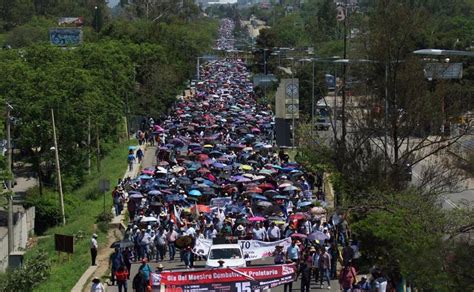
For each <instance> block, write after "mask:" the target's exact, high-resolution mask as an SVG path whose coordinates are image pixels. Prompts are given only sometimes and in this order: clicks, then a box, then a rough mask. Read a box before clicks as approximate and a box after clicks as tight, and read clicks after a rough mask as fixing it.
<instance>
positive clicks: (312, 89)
mask: <svg viewBox="0 0 474 292" xmlns="http://www.w3.org/2000/svg"><path fill="white" fill-rule="evenodd" d="M311 63H312V65H313V75H312V76H313V80H312V84H311V85H312V86H311V138H314V135H313V134H314V73H315V70H314V59H311Z"/></svg>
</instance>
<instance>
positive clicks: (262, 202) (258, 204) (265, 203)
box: [256, 201, 273, 207]
mask: <svg viewBox="0 0 474 292" xmlns="http://www.w3.org/2000/svg"><path fill="white" fill-rule="evenodd" d="M256 205H257V206H260V207H270V206H272V205H273V203H272V202H268V201H259V202H257V204H256Z"/></svg>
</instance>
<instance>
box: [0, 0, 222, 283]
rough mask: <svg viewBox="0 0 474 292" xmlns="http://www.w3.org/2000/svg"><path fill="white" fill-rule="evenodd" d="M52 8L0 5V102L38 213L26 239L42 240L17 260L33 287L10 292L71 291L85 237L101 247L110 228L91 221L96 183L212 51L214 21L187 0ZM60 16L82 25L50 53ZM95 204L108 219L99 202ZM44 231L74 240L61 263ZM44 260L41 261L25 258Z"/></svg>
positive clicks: (115, 167)
mask: <svg viewBox="0 0 474 292" xmlns="http://www.w3.org/2000/svg"><path fill="white" fill-rule="evenodd" d="M56 2H57V1H32V0H26V1H0V7H2V8H4V9H1V10H0V48H1V49H0V99H1V101H2V102H4V101H6V102H8V103H9V104H11V105H12V106H13V110H12V117H13V118H12V139H13V144H14V147H15V149H17V152H20V153H21V155H18V157H16V159H21V161H22V162H24V163H27V164H28V165H31V168H32V170H33V172H34V173H35V174H36V176H37V178H38V180H39V187H38V188H36V189H33V190H31V191H30V192H28V194H27V197H26V200H25V205H26V206H35V207H36V210H37V222H36V226H35V227H36V228H35V229H36V232H37V233H38V235H41V236H42V237H40V238H39V240H38V242H37V244H36V245H35V246H34V247H33V248H32V249H31V250H29V251H28V252H27V254H26V259H27V260H29V265H28V267H29V269H33V270H34V269H36V268H38V269H41V276H38V277H36V278H35V279H34V283H33V282H29V280H25V281H21V282H20V283H17V285H18V286H17V287H18V290H19V291H28V290H31V289H32V288H33V287H34V290H35V291H68V290H70V289H71V288H72V287H73V286H74V284H75V283H76V281H77V280H78V279H79V277H80V276H81V275H82V273H83V272H84V271H85V269H86V268H87V267H88V266H89V265H90V262H89V261H90V255H89V239H90V236H91V234H92V233H93V232H97V233H98V234H99V242H104V241H105V236H106V231H107V228H108V224H107V223H108V222H106V221H107V218H105V217H106V216H105V217H104V216H103V215H101V216H99V215H100V214H102V213H103V210H104V205H103V204H104V203H103V197H102V194H100V193H99V191H98V181H99V179H100V178H107V179H109V180H110V181H111V183H112V184H113V183H114V182H115V181H116V180H117V178H119V177H122V175H123V172H124V171H125V169H126V154H127V152H128V151H127V147H128V146H129V144H130V143H134V142H133V141H128V137H127V134H128V133H127V132H130V133H129V134H131V135H132V134H133V131H136V130H138V129H139V128H140V123H141V121H142V119H143V118H145V117H148V116H152V117H154V118H155V119H159V118H160V117H162V116H163V115H165V114H166V112H167V110H168V108H169V107H170V105H171V104H172V103H173V102H174V100H175V97H176V95H178V94H181V93H182V90H183V89H184V88H185V85H186V83H187V82H188V81H189V80H190V79H192V78H193V75H194V73H195V62H196V57H198V56H200V55H202V54H204V53H208V52H209V51H210V50H211V49H212V46H213V44H214V39H215V36H216V35H217V24H218V22H217V20H214V19H210V18H206V17H203V16H202V15H201V12H200V10H199V9H198V8H197V7H196V6H195V5H194V3H193V1H183V2H182V3H174V1H171V2H170V3H167V4H166V5H165V6H160V7H158V6H159V4H158V3H155V4H154V5H151V6H150V5H148V6H149V7H148V9H147V12H148V13H145V5H147V3H145V2H143V3H141V2H140V3H138V4H137V5H129V4H128V3H127V1H122V2H121V3H120V6H118V7H116V8H115V9H112V10H111V9H109V8H107V6H106V1H95V2H94V3H92V2H90V1H69V0H67V1H61V3H56ZM178 4H182V6H179V5H178ZM157 13H158V14H157ZM65 16H83V21H84V25H83V28H82V30H83V35H84V41H83V44H82V45H80V46H78V47H75V48H70V47H67V48H58V47H53V46H52V45H51V44H50V43H49V36H48V30H49V29H50V28H52V27H57V26H58V24H57V21H58V19H59V18H60V17H65ZM51 110H54V113H55V120H56V128H57V136H58V144H59V145H58V148H59V155H60V163H61V172H62V178H63V179H62V181H63V188H64V193H65V198H64V200H65V209H66V221H67V224H66V225H65V226H57V225H58V224H60V222H61V214H60V211H59V203H58V197H57V194H56V192H55V189H56V182H57V177H56V171H55V164H54V156H53V155H54V151H52V150H51V147H52V146H53V141H52V127H51ZM3 120H4V119H2V121H3ZM1 124H2V126H3V125H4V123H3V122H1ZM125 125H127V126H125ZM2 128H3V127H2ZM89 141H90V142H89ZM2 176H8V174H5V175H4V174H3V173H2ZM105 201H106V206H105V210H106V213H108V211H110V201H111V200H110V197H109V194H108V193H107V194H106V199H105ZM99 217H100V218H99ZM98 218H99V219H98ZM100 219H103V220H100ZM100 221H104V222H100ZM54 233H61V234H67V235H74V236H75V237H76V244H75V253H74V255H72V257H71V259H70V260H69V259H67V258H64V259H59V258H58V256H57V254H56V253H55V252H54V239H53V235H54ZM42 255H45V257H46V258H47V259H48V263H46V262H44V261H43V260H35V258H36V257H37V256H41V257H42ZM43 264H45V265H46V264H47V265H46V266H40V265H43ZM22 271H23V270H19V271H18V272H9V273H8V274H6V275H2V277H5V278H6V280H5V281H2V283H4V285H3V286H0V288H1V289H0V290H5V291H12V290H11V289H10V288H11V286H9V285H11V284H12V283H14V282H15V281H17V280H18V278H21V276H19V274H18V273H21V272H22ZM28 279H30V278H28ZM20 286H21V287H20Z"/></svg>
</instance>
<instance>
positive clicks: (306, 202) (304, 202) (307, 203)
mask: <svg viewBox="0 0 474 292" xmlns="http://www.w3.org/2000/svg"><path fill="white" fill-rule="evenodd" d="M312 204H313V202H311V201H303V202H299V203H298V208H302V207H306V206H310V205H312Z"/></svg>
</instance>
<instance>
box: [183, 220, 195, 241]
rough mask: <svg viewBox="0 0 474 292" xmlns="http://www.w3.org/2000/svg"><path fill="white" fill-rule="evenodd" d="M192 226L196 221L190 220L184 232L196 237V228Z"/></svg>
mask: <svg viewBox="0 0 474 292" xmlns="http://www.w3.org/2000/svg"><path fill="white" fill-rule="evenodd" d="M194 226H196V222H194V221H193V222H191V224H190V226H189V227H188V229H187V230H186V231H185V234H186V235H189V236H191V237H192V238H195V237H196V229H195V228H194Z"/></svg>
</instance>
